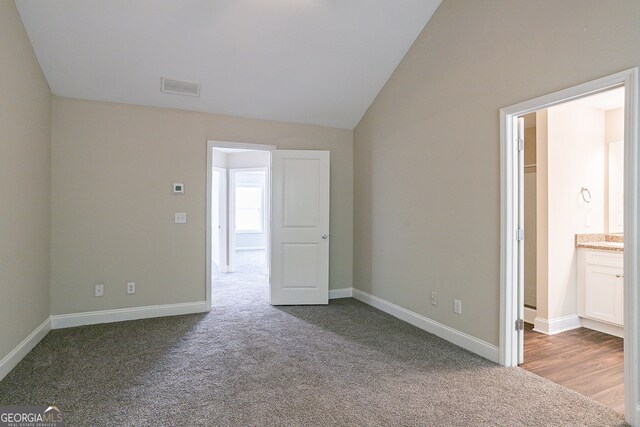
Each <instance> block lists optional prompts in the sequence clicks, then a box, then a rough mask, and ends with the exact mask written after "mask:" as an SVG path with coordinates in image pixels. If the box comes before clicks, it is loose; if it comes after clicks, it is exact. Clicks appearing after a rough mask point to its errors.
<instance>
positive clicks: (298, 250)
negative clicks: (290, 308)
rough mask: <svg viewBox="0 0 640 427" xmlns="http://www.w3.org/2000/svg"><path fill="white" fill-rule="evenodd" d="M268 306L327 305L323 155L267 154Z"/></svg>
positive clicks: (325, 164) (325, 169) (326, 167)
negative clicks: (269, 221)
mask: <svg viewBox="0 0 640 427" xmlns="http://www.w3.org/2000/svg"><path fill="white" fill-rule="evenodd" d="M271 176H272V189H271V191H272V192H271V200H272V226H271V232H272V235H271V242H272V252H271V283H270V302H271V304H273V305H298V304H327V303H328V302H329V152H328V151H307V150H275V151H272V169H271Z"/></svg>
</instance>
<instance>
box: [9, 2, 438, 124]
mask: <svg viewBox="0 0 640 427" xmlns="http://www.w3.org/2000/svg"><path fill="white" fill-rule="evenodd" d="M440 1H441V0H402V1H396V0H206V1H205V0H188V1H175V0H109V1H104V0H17V1H16V4H17V6H18V10H19V11H20V15H21V17H22V20H23V22H24V25H25V28H26V29H27V33H28V35H29V38H30V39H31V43H32V44H33V47H34V50H35V52H36V55H37V57H38V60H39V61H40V65H41V66H42V69H43V72H44V74H45V76H46V78H47V80H48V82H49V85H50V87H51V90H52V92H53V93H54V94H55V95H60V96H65V97H72V98H80V99H91V100H101V101H111V102H121V103H128V104H139V105H146V106H157V107H167V108H178V109H185V110H194V111H202V112H208V113H217V114H228V115H233V116H240V117H251V118H259V119H268V120H278V121H285V122H295V123H307V124H316V125H322V126H330V127H338V128H346V129H353V128H354V127H355V126H356V125H357V123H358V121H359V120H360V119H361V118H362V116H363V114H364V113H365V111H366V110H367V108H368V107H369V105H370V104H371V103H372V101H373V99H374V98H375V96H376V95H377V93H378V92H379V91H380V89H381V88H382V87H383V85H384V84H385V82H386V81H387V79H388V78H389V76H390V75H391V73H392V72H393V70H394V69H395V68H396V66H397V65H398V63H399V62H400V60H401V59H402V57H403V56H404V55H405V53H406V52H407V50H408V49H409V47H410V46H411V44H412V43H413V42H414V41H415V39H416V37H417V36H418V34H419V33H420V31H421V30H422V28H423V27H424V25H425V24H426V23H427V22H428V20H429V19H430V18H431V16H432V15H433V13H434V11H435V10H436V8H437V7H438V6H439V4H440ZM161 77H166V78H169V79H177V80H186V81H190V82H199V83H201V85H202V86H201V94H200V96H199V97H187V96H181V95H173V94H164V93H161V91H160V78H161Z"/></svg>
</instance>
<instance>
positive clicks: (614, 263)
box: [585, 249, 624, 268]
mask: <svg viewBox="0 0 640 427" xmlns="http://www.w3.org/2000/svg"><path fill="white" fill-rule="evenodd" d="M622 254H623V253H622V252H607V251H594V250H589V249H586V250H585V262H586V263H587V264H591V265H606V266H609V267H618V268H622V266H623V265H624V258H623V255H622Z"/></svg>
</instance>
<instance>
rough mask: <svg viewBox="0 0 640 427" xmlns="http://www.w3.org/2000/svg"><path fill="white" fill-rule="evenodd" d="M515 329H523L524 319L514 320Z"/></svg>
mask: <svg viewBox="0 0 640 427" xmlns="http://www.w3.org/2000/svg"><path fill="white" fill-rule="evenodd" d="M516 331H524V319H518V320H516Z"/></svg>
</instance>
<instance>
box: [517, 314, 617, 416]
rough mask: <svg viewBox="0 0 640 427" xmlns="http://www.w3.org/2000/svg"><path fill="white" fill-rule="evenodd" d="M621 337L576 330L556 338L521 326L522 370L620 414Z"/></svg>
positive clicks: (531, 326)
mask: <svg viewBox="0 0 640 427" xmlns="http://www.w3.org/2000/svg"><path fill="white" fill-rule="evenodd" d="M623 361H624V350H623V340H622V338H618V337H614V336H612V335H607V334H603V333H600V332H597V331H593V330H591V329H586V328H579V329H574V330H572V331H567V332H563V333H561V334H557V335H545V334H541V333H538V332H534V331H533V325H530V324H528V323H527V324H525V333H524V363H523V364H522V365H521V367H522V368H524V369H526V370H527V371H530V372H533V373H534V374H537V375H540V376H541V377H544V378H546V379H548V380H550V381H553V382H555V383H558V384H561V385H563V386H565V387H567V388H570V389H572V390H575V391H577V392H578V393H581V394H583V395H585V396H587V397H590V398H591V399H594V400H597V401H598V402H600V403H603V404H604V405H606V406H608V407H610V408H613V409H615V410H616V411H619V412H624V365H623Z"/></svg>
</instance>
